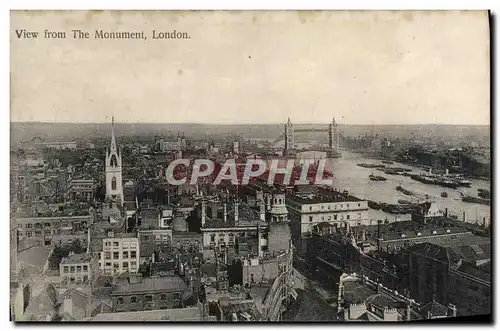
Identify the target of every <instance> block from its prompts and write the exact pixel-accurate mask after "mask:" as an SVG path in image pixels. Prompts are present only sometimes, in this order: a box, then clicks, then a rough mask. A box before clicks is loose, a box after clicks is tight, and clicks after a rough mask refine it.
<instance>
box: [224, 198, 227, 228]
mask: <svg viewBox="0 0 500 331" xmlns="http://www.w3.org/2000/svg"><path fill="white" fill-rule="evenodd" d="M226 222H227V203H226V199H225V198H224V223H226Z"/></svg>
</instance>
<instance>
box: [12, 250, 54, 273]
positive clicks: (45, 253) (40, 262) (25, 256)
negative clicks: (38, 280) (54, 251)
mask: <svg viewBox="0 0 500 331" xmlns="http://www.w3.org/2000/svg"><path fill="white" fill-rule="evenodd" d="M50 251H51V247H31V248H28V249H26V250H24V251H20V252H19V253H18V254H19V255H18V261H20V262H23V263H25V264H29V265H32V266H34V267H38V268H42V267H43V266H44V265H45V263H46V262H47V259H48V258H49V256H50Z"/></svg>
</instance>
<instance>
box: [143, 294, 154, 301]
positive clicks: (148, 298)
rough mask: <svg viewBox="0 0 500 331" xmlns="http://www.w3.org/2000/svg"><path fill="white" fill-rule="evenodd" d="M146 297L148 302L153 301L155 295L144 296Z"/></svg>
mask: <svg viewBox="0 0 500 331" xmlns="http://www.w3.org/2000/svg"><path fill="white" fill-rule="evenodd" d="M144 299H145V300H146V302H151V301H153V296H152V295H146V296H145V297H144Z"/></svg>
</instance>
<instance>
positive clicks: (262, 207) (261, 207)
mask: <svg viewBox="0 0 500 331" xmlns="http://www.w3.org/2000/svg"><path fill="white" fill-rule="evenodd" d="M258 204H259V218H260V220H261V221H265V220H266V209H265V208H266V206H265V204H264V200H259V202H258Z"/></svg>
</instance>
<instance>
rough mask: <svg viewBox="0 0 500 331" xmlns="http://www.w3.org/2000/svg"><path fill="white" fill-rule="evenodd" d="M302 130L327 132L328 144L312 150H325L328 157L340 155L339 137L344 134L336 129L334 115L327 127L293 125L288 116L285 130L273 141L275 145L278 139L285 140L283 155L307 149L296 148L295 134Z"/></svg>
mask: <svg viewBox="0 0 500 331" xmlns="http://www.w3.org/2000/svg"><path fill="white" fill-rule="evenodd" d="M302 132H315V133H316V132H328V146H326V147H322V148H314V150H316V151H317V150H319V151H323V152H327V156H328V157H333V158H336V157H341V153H340V139H344V136H343V135H342V134H341V133H340V132H339V130H338V124H337V123H336V122H335V117H334V118H333V119H332V122H331V123H330V124H329V125H328V128H326V129H324V128H314V127H312V128H305V127H295V126H294V125H293V124H292V122H291V121H290V118H288V121H287V122H286V124H285V131H284V132H283V133H282V134H281V135H280V136H279V137H278V138H277V139H276V140H275V141H274V142H273V144H272V145H273V146H275V145H276V144H277V143H278V142H280V141H283V140H284V141H285V148H284V151H283V154H284V155H292V154H294V153H297V152H303V151H307V150H308V149H298V148H296V145H295V141H296V140H295V134H296V133H302Z"/></svg>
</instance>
